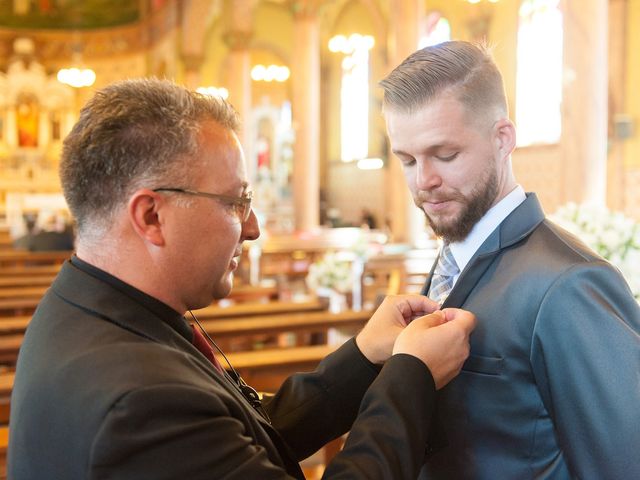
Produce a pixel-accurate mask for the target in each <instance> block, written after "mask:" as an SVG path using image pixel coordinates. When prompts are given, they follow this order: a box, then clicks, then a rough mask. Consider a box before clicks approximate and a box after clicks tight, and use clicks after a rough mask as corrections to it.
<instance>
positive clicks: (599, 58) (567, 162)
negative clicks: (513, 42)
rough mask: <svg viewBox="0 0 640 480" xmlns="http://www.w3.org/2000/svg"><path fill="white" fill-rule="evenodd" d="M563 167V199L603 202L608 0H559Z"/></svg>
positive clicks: (605, 160) (605, 157)
mask: <svg viewBox="0 0 640 480" xmlns="http://www.w3.org/2000/svg"><path fill="white" fill-rule="evenodd" d="M561 6H562V7H563V9H562V11H563V13H564V51H563V53H564V88H563V101H562V105H563V107H562V114H563V118H562V141H561V146H562V162H563V164H562V170H563V182H562V186H563V192H562V198H563V200H564V201H565V202H567V201H574V202H589V203H596V204H604V203H605V200H606V182H607V177H606V175H607V116H608V115H607V113H608V112H607V75H608V74H607V72H608V62H607V58H608V57H607V45H608V33H607V32H608V24H607V23H608V0H563V2H562V3H561Z"/></svg>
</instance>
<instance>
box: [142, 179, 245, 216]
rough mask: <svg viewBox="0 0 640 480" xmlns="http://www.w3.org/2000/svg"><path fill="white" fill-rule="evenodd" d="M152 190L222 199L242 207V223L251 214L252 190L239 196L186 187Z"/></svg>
mask: <svg viewBox="0 0 640 480" xmlns="http://www.w3.org/2000/svg"><path fill="white" fill-rule="evenodd" d="M153 191H154V192H174V193H184V194H187V195H194V196H196V197H205V198H213V199H214V200H222V201H223V202H226V203H227V204H228V205H236V206H241V207H243V208H244V210H243V211H242V214H241V215H240V220H241V221H242V223H244V222H246V221H247V220H249V217H250V216H251V200H252V199H253V192H252V191H248V192H246V191H245V192H243V193H242V196H241V197H233V196H230V195H222V194H220V193H208V192H200V191H198V190H190V189H188V188H174V187H160V188H154V189H153Z"/></svg>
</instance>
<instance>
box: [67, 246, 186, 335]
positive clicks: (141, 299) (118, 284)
mask: <svg viewBox="0 0 640 480" xmlns="http://www.w3.org/2000/svg"><path fill="white" fill-rule="evenodd" d="M71 264H72V265H73V266H75V267H76V268H78V269H80V270H82V271H83V272H85V273H87V274H89V275H91V276H92V277H95V278H97V279H98V280H101V281H103V282H105V283H107V284H109V285H111V286H112V287H113V288H115V289H116V290H118V291H120V292H121V293H123V294H125V295H126V296H128V297H129V298H131V299H133V300H134V301H135V302H137V303H139V304H140V305H142V306H143V307H145V308H146V309H147V310H149V311H150V312H152V313H153V314H154V315H156V316H157V317H159V318H160V319H161V320H162V321H164V322H165V323H167V324H169V325H170V326H171V327H172V328H173V329H174V330H177V331H178V332H179V333H180V334H181V335H182V336H183V337H185V338H187V339H191V338H193V331H192V330H191V327H190V326H189V324H188V323H187V321H186V320H185V318H184V317H183V316H182V315H180V313H178V312H176V311H175V310H174V309H173V308H171V307H170V306H169V305H167V304H166V303H163V302H161V301H160V300H158V299H157V298H154V297H152V296H151V295H148V294H146V293H144V292H143V291H142V290H138V289H137V288H135V287H134V286H132V285H129V284H128V283H125V282H123V281H122V280H120V279H119V278H117V277H114V276H113V275H111V274H110V273H107V272H105V271H104V270H102V269H100V268H98V267H95V266H93V265H91V264H90V263H87V262H85V261H84V260H81V259H80V258H78V257H77V256H76V255H73V256H72V257H71Z"/></svg>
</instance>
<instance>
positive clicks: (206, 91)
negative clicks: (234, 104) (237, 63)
mask: <svg viewBox="0 0 640 480" xmlns="http://www.w3.org/2000/svg"><path fill="white" fill-rule="evenodd" d="M196 92H198V93H201V94H202V95H208V96H210V97H220V98H222V99H224V100H226V99H227V98H229V90H227V89H226V88H224V87H220V88H216V87H198V88H196Z"/></svg>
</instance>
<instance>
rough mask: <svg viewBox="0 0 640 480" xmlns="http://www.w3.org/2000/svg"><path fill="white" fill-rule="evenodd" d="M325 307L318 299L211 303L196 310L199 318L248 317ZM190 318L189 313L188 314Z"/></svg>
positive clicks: (307, 310) (309, 310)
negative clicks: (228, 303) (227, 303)
mask: <svg viewBox="0 0 640 480" xmlns="http://www.w3.org/2000/svg"><path fill="white" fill-rule="evenodd" d="M323 308H324V307H323V305H322V303H320V302H319V301H318V300H311V301H307V302H281V301H277V302H267V303H239V304H235V305H230V306H226V307H222V306H220V305H211V306H209V307H205V308H201V309H199V310H194V311H193V313H194V315H195V316H196V318H198V319H213V318H229V317H248V316H252V315H265V314H276V313H292V312H311V311H318V310H322V309H323ZM187 318H188V315H187Z"/></svg>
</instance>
